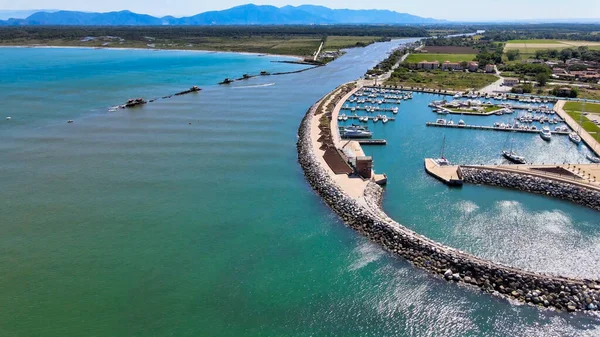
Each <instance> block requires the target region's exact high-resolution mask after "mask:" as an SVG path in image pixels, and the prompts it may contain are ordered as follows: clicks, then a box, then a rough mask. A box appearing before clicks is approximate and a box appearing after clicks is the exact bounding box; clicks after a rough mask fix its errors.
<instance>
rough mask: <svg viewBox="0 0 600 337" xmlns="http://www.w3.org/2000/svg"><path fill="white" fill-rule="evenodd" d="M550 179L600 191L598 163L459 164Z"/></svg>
mask: <svg viewBox="0 0 600 337" xmlns="http://www.w3.org/2000/svg"><path fill="white" fill-rule="evenodd" d="M461 167H473V168H483V169H489V170H495V171H504V172H512V173H518V174H526V175H531V176H537V177H540V178H546V179H552V180H556V181H561V182H565V183H568V184H572V185H577V186H581V187H586V188H590V189H594V190H598V191H600V164H566V165H461Z"/></svg>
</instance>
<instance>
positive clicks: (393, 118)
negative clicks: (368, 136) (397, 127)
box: [346, 115, 396, 121]
mask: <svg viewBox="0 0 600 337" xmlns="http://www.w3.org/2000/svg"><path fill="white" fill-rule="evenodd" d="M346 117H348V119H356V120H358V119H359V118H365V117H366V118H368V119H369V120H374V119H375V117H378V116H348V115H346ZM387 119H388V121H395V120H396V118H395V117H388V118H387ZM379 121H381V118H379Z"/></svg>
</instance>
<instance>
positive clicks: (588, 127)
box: [565, 110, 600, 138]
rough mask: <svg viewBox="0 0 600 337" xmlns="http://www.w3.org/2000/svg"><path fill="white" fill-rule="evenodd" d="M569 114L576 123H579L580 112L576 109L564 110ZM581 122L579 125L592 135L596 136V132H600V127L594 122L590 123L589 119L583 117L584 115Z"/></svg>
mask: <svg viewBox="0 0 600 337" xmlns="http://www.w3.org/2000/svg"><path fill="white" fill-rule="evenodd" d="M565 111H566V112H567V113H568V114H569V116H571V117H572V118H573V119H574V120H575V121H576V122H577V123H579V118H580V117H579V116H580V115H581V112H576V111H569V110H565ZM582 120H583V123H582V124H581V126H582V127H583V129H584V130H585V131H587V132H589V133H590V134H591V136H592V137H594V138H597V137H598V134H600V127H599V126H598V125H596V124H594V123H592V122H591V121H590V120H589V119H587V118H585V116H584V117H583V119H582Z"/></svg>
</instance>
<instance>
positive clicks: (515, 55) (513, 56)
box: [506, 49, 537, 61]
mask: <svg viewBox="0 0 600 337" xmlns="http://www.w3.org/2000/svg"><path fill="white" fill-rule="evenodd" d="M535 56H536V58H537V52H536V55H535ZM506 57H508V60H509V61H515V60H518V59H520V58H521V52H520V51H519V50H518V49H512V50H509V51H508V52H506Z"/></svg>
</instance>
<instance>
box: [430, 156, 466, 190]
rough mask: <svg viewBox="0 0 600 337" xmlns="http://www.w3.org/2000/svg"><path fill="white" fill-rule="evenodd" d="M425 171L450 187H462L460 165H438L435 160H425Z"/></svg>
mask: <svg viewBox="0 0 600 337" xmlns="http://www.w3.org/2000/svg"><path fill="white" fill-rule="evenodd" d="M425 171H426V172H427V173H429V174H430V175H431V176H433V177H434V178H436V179H438V180H439V181H441V182H443V183H444V184H446V185H449V186H462V184H463V178H462V173H461V172H460V167H459V166H458V165H445V166H440V165H438V164H437V163H436V162H435V160H434V159H432V158H425Z"/></svg>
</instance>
